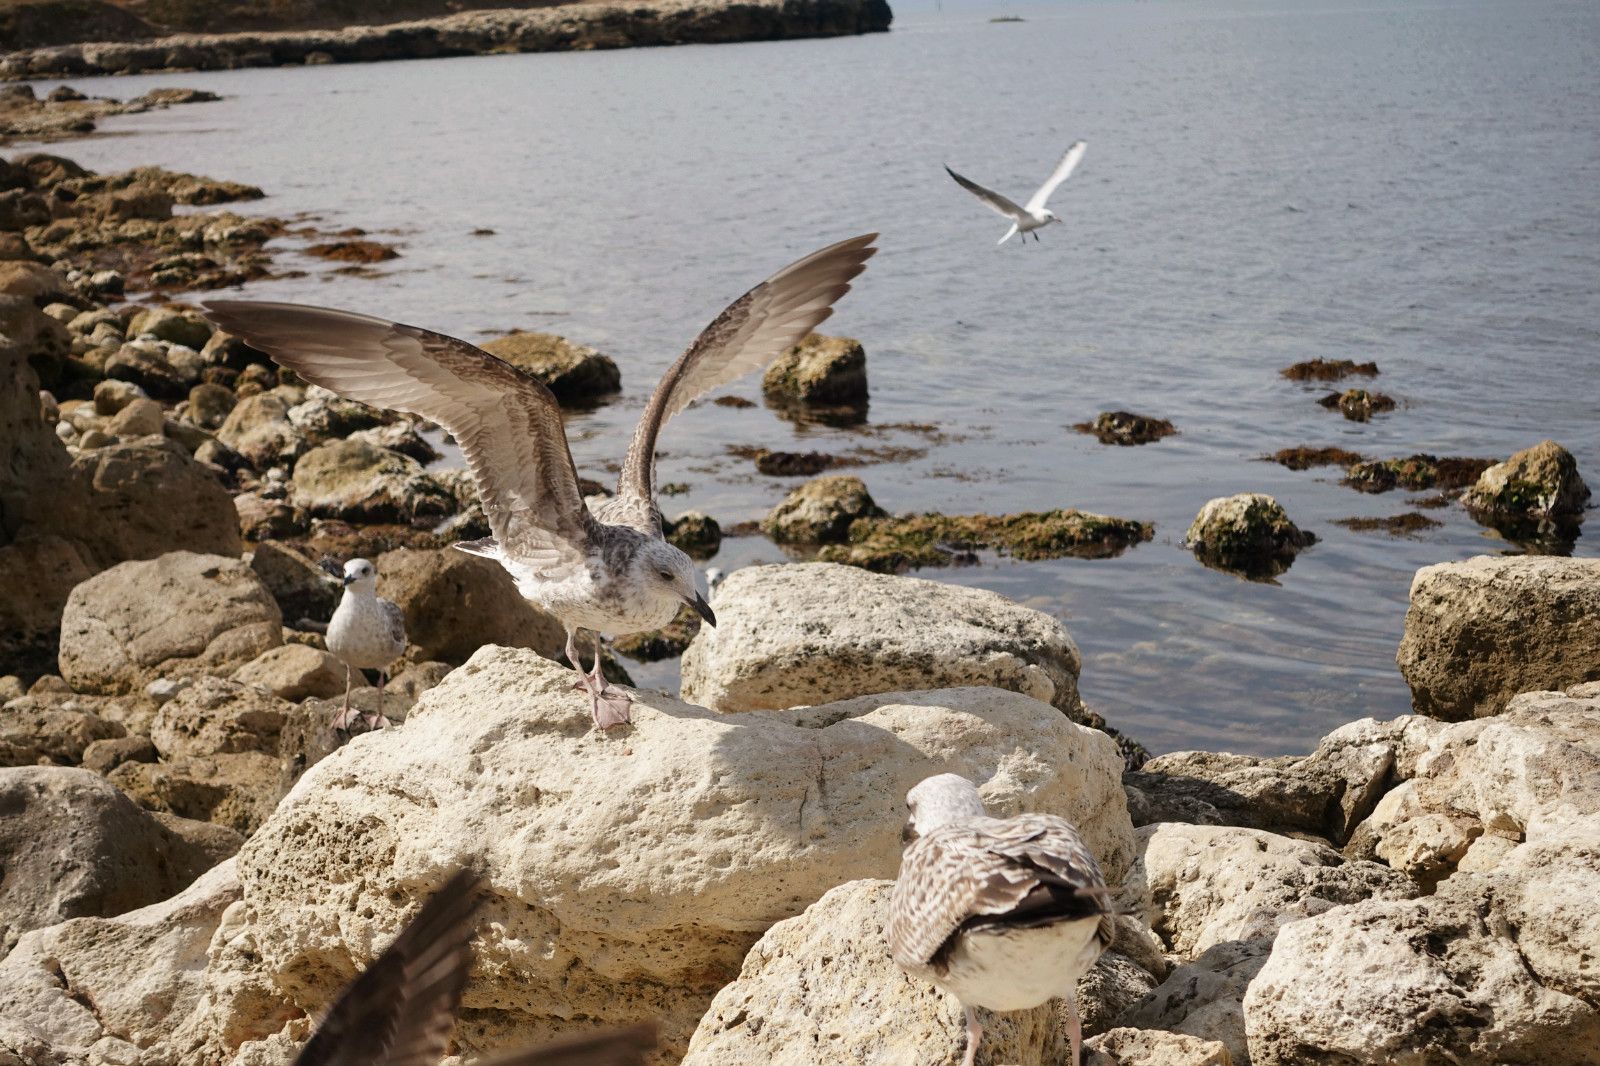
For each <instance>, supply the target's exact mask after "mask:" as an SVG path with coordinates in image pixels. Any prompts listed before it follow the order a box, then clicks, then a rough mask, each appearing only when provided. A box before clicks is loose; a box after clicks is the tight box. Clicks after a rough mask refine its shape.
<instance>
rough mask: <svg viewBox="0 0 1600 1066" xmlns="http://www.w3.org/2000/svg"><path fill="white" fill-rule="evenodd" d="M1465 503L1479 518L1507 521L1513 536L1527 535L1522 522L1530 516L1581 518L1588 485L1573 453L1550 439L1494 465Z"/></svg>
mask: <svg viewBox="0 0 1600 1066" xmlns="http://www.w3.org/2000/svg"><path fill="white" fill-rule="evenodd" d="M1462 502H1463V503H1465V504H1466V505H1467V511H1468V512H1469V513H1470V514H1471V515H1472V516H1473V517H1474V518H1476V519H1477V520H1478V521H1480V522H1483V523H1485V524H1486V525H1490V526H1494V527H1495V528H1500V527H1501V526H1505V527H1506V528H1507V531H1508V533H1509V534H1510V535H1511V537H1512V539H1514V540H1517V539H1525V536H1526V531H1525V530H1523V529H1521V528H1519V526H1520V525H1523V524H1526V523H1527V522H1528V521H1529V520H1530V519H1531V520H1538V519H1547V520H1556V521H1566V522H1570V523H1572V524H1574V525H1575V524H1576V522H1577V521H1581V520H1582V519H1581V515H1582V513H1583V509H1584V507H1585V505H1587V504H1588V502H1589V486H1587V485H1585V484H1584V483H1583V478H1582V477H1581V476H1579V474H1578V463H1577V460H1575V459H1574V458H1573V457H1572V453H1571V452H1569V451H1567V450H1566V449H1565V448H1563V447H1562V446H1561V445H1559V444H1557V443H1556V442H1555V441H1550V440H1547V441H1544V442H1542V443H1540V444H1536V445H1534V446H1533V447H1532V448H1526V449H1524V450H1522V451H1520V452H1517V453H1516V454H1515V455H1513V456H1512V457H1511V458H1510V459H1507V460H1506V461H1505V462H1503V463H1497V464H1495V465H1494V466H1491V467H1489V468H1488V469H1487V470H1485V471H1484V472H1483V473H1482V475H1481V476H1479V478H1478V480H1477V483H1476V484H1474V485H1473V486H1472V487H1471V488H1470V489H1468V490H1467V492H1466V495H1465V496H1463V497H1462Z"/></svg>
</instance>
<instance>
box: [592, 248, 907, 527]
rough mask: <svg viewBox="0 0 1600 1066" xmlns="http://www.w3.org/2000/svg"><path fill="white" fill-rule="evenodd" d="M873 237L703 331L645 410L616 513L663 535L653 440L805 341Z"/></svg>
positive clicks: (793, 266) (791, 268) (782, 281)
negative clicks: (699, 401) (715, 393)
mask: <svg viewBox="0 0 1600 1066" xmlns="http://www.w3.org/2000/svg"><path fill="white" fill-rule="evenodd" d="M877 236H878V235H877V234H876V233H868V234H864V235H863V236H860V237H852V238H850V239H849V240H846V241H840V242H839V243H837V244H832V245H829V246H828V247H826V248H823V249H821V250H820V251H816V252H812V253H811V254H810V255H808V256H806V257H805V258H804V259H800V260H798V261H796V262H794V263H790V264H789V265H788V266H786V267H784V268H783V269H782V270H780V271H778V272H777V273H776V274H774V275H772V276H771V277H770V278H768V279H767V280H766V281H763V282H762V283H761V284H759V285H757V286H756V287H755V288H753V289H751V290H750V291H749V292H747V293H745V294H744V295H743V296H741V297H739V298H738V299H737V300H735V301H733V303H731V304H729V305H728V307H727V308H726V309H725V310H724V311H723V312H722V313H721V314H720V315H718V316H717V317H716V318H714V319H713V320H712V321H711V324H710V325H709V326H707V327H706V328H705V329H703V330H701V332H700V336H698V337H696V338H695V341H694V343H693V344H691V345H689V347H688V349H687V350H686V351H685V352H684V353H683V354H682V355H681V356H679V357H678V361H677V362H675V363H673V364H672V366H671V368H669V369H668V370H667V372H666V374H665V375H663V376H662V378H661V382H660V384H658V385H657V386H656V391H655V392H654V393H653V394H652V395H651V397H650V402H649V404H647V405H646V407H645V410H644V415H643V417H641V418H640V419H639V426H638V428H637V429H636V430H635V431H634V434H633V443H632V444H631V445H630V446H629V448H628V458H627V461H626V462H625V463H623V466H622V474H621V477H620V478H618V480H617V500H616V501H615V502H614V503H611V504H608V510H607V513H608V514H609V513H611V510H610V508H612V507H614V508H616V513H618V514H623V515H628V514H632V515H636V516H638V520H642V521H644V522H645V524H644V525H637V520H636V522H630V524H636V527H637V528H640V529H643V530H644V531H645V532H648V533H652V534H655V535H659V534H660V516H659V513H658V512H657V511H656V509H655V502H654V501H655V451H656V438H657V437H658V436H659V435H660V433H661V427H662V426H663V425H665V424H666V422H667V420H668V419H669V418H671V417H672V416H673V415H675V414H677V413H678V412H679V411H681V410H683V409H684V408H685V407H687V406H688V405H689V403H690V401H692V400H694V399H695V398H696V397H699V396H703V395H705V394H706V393H707V392H709V391H711V390H712V389H715V388H717V387H719V386H721V385H726V384H727V383H728V382H730V381H732V380H733V379H734V378H737V377H740V376H742V375H744V374H748V373H750V372H751V371H752V370H756V369H758V368H760V367H762V366H765V365H766V364H767V363H769V362H771V361H772V360H773V359H775V358H777V356H779V355H780V354H782V353H783V352H785V351H787V350H788V349H790V348H792V347H794V345H796V344H798V343H800V341H802V340H803V339H805V337H806V335H807V334H809V333H810V332H811V331H812V330H813V329H815V328H816V327H817V326H819V325H821V324H822V322H823V321H824V320H825V319H826V318H827V317H828V316H829V315H831V314H832V313H833V305H834V303H835V302H837V301H838V300H839V298H840V297H842V296H843V295H844V294H845V293H847V292H849V291H850V279H852V278H854V277H855V276H856V275H857V274H860V273H861V272H862V271H863V270H865V269H866V262H867V260H868V259H870V258H872V256H873V255H874V254H875V253H876V252H877V249H876V248H874V247H873V246H872V242H873V241H874V240H876V239H877Z"/></svg>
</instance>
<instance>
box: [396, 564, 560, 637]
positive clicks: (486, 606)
mask: <svg viewBox="0 0 1600 1066" xmlns="http://www.w3.org/2000/svg"><path fill="white" fill-rule="evenodd" d="M376 562H377V565H378V595H380V596H383V597H384V598H386V599H389V600H392V601H394V603H396V604H398V605H399V607H400V609H401V610H402V611H404V612H405V616H406V640H407V642H408V643H410V644H411V645H412V646H413V647H415V648H416V649H417V658H418V659H424V660H427V659H434V660H439V661H441V662H448V663H463V662H466V661H467V659H468V658H470V657H471V656H472V653H473V652H475V651H477V650H478V649H479V648H481V647H483V646H484V645H485V644H499V645H503V646H505V647H508V648H532V649H533V650H534V651H537V652H538V653H539V654H540V655H543V656H545V657H546V658H551V659H553V658H555V657H556V656H558V655H560V654H561V653H562V651H563V649H564V648H565V646H566V640H567V638H566V630H564V629H563V628H562V627H561V623H560V622H558V621H556V620H555V618H554V617H553V616H551V615H548V614H545V613H544V612H543V611H541V610H539V609H538V608H537V607H535V606H533V604H531V603H529V602H528V601H527V600H525V599H523V598H522V595H521V594H520V593H519V592H517V585H516V582H515V581H513V580H511V575H510V574H508V573H506V570H505V567H503V566H501V565H500V564H499V563H497V562H495V561H494V560H493V559H485V558H483V557H482V556H478V555H468V554H467V553H466V552H459V551H456V550H455V549H454V548H439V549H431V550H430V549H411V548H400V549H397V550H395V551H391V552H385V553H383V554H382V555H380V556H379V557H378V558H377V560H376Z"/></svg>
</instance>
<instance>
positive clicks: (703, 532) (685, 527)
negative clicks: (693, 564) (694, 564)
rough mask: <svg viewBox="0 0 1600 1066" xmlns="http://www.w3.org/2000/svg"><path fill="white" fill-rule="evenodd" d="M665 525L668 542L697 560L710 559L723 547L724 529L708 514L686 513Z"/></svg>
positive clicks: (698, 512)
mask: <svg viewBox="0 0 1600 1066" xmlns="http://www.w3.org/2000/svg"><path fill="white" fill-rule="evenodd" d="M665 525H666V529H664V530H663V531H662V532H664V533H665V534H666V537H667V541H668V542H669V543H671V544H673V545H675V546H676V547H677V548H678V550H679V551H682V552H687V553H688V554H689V555H692V556H694V557H695V558H696V559H709V558H711V557H712V556H713V555H715V554H717V549H718V548H720V547H722V527H721V526H720V525H718V524H717V520H716V519H715V518H712V517H711V516H710V515H708V514H703V513H702V512H700V511H685V512H684V513H683V514H681V515H679V516H678V519H677V521H673V522H667V523H665Z"/></svg>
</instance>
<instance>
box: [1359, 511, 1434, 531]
mask: <svg viewBox="0 0 1600 1066" xmlns="http://www.w3.org/2000/svg"><path fill="white" fill-rule="evenodd" d="M1333 524H1334V525H1336V526H1343V527H1344V528H1346V529H1349V530H1352V531H1354V532H1356V533H1387V534H1389V536H1391V537H1408V536H1411V535H1412V534H1414V533H1421V532H1422V531H1423V530H1424V529H1436V528H1438V527H1439V526H1442V525H1444V523H1443V522H1441V521H1439V520H1438V519H1437V518H1429V517H1428V516H1427V515H1425V514H1422V513H1420V512H1418V511H1406V512H1405V513H1404V514H1395V515H1386V516H1384V517H1382V518H1373V517H1369V516H1358V517H1356V518H1335V519H1334V520H1333Z"/></svg>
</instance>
